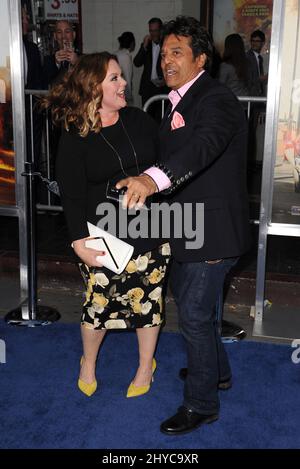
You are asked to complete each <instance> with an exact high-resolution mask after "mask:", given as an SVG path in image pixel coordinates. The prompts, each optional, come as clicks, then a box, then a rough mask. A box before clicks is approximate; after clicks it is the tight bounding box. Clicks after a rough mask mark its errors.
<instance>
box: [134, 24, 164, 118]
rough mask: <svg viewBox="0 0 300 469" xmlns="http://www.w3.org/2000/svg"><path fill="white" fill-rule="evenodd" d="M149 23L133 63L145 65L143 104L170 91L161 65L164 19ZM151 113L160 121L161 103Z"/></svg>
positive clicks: (151, 107) (141, 85)
mask: <svg viewBox="0 0 300 469" xmlns="http://www.w3.org/2000/svg"><path fill="white" fill-rule="evenodd" d="M148 25H149V34H147V35H146V36H145V37H144V40H143V42H142V44H141V47H140V49H139V51H138V53H137V54H136V56H135V58H134V59H133V63H134V65H135V66H136V67H142V66H143V67H144V70H143V73H142V77H141V82H140V88H139V94H140V95H141V97H142V105H143V106H144V104H145V102H146V101H147V100H148V99H149V98H151V97H152V96H155V95H157V94H164V93H168V91H169V89H168V88H167V87H166V86H165V81H164V79H163V74H162V70H161V65H160V39H161V28H162V21H161V19H160V18H151V20H149V22H148ZM149 114H151V115H152V117H154V119H156V120H157V121H158V122H160V121H161V104H160V103H159V102H156V103H153V104H152V105H151V106H150V107H149Z"/></svg>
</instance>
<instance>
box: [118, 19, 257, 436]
mask: <svg viewBox="0 0 300 469" xmlns="http://www.w3.org/2000/svg"><path fill="white" fill-rule="evenodd" d="M211 52H212V44H211V43H210V39H209V36H208V34H207V32H206V31H205V30H204V29H203V28H201V27H200V23H199V22H198V21H197V20H195V19H194V18H189V17H184V16H183V17H178V18H176V20H174V21H170V22H169V23H167V24H166V25H165V28H164V31H163V45H162V51H161V57H162V70H163V73H164V77H165V80H166V83H167V85H168V86H169V87H170V88H172V91H171V93H170V95H169V96H170V100H171V103H172V106H170V109H169V112H168V111H167V113H166V116H165V118H164V120H163V122H162V125H161V128H160V145H161V162H160V163H159V164H158V166H156V167H152V168H150V169H148V170H146V171H145V174H142V175H140V176H137V177H130V178H126V179H124V180H122V181H120V182H119V183H118V184H117V188H121V187H125V186H126V187H127V193H126V196H124V199H123V204H124V206H127V205H128V206H129V207H132V206H134V205H138V206H140V205H141V204H143V202H144V200H145V198H146V197H147V196H150V195H152V194H153V193H154V192H155V191H157V190H159V191H163V192H164V193H166V194H169V196H171V199H170V203H172V202H178V203H180V204H181V205H182V209H183V210H184V204H187V203H188V204H192V207H193V215H194V218H195V215H196V203H201V202H202V203H204V244H203V246H202V248H200V249H197V250H195V249H188V248H187V245H186V241H187V240H186V239H185V238H184V237H182V238H181V239H178V238H177V239H176V238H175V237H174V239H172V238H171V239H170V243H171V250H172V255H173V257H174V269H173V274H172V279H171V282H172V291H173V294H174V297H175V300H176V303H177V306H178V310H179V327H180V330H181V332H182V334H183V336H184V338H185V340H186V343H187V365H188V373H187V378H186V380H185V387H184V399H183V405H182V406H181V407H180V408H179V409H178V412H177V413H176V414H175V415H174V416H173V417H171V418H170V419H168V420H166V421H165V422H163V423H162V425H161V431H162V432H163V433H167V434H169V435H180V434H183V433H186V432H189V431H192V430H194V429H196V428H197V427H199V426H200V425H202V424H204V423H210V422H213V421H215V420H217V419H218V413H219V397H218V387H219V385H220V384H222V383H224V382H225V383H230V380H231V370H230V365H229V362H228V358H227V355H226V352H225V349H224V346H223V344H222V342H221V340H220V336H219V333H218V330H217V327H216V315H215V308H216V304H217V302H218V300H219V298H220V296H221V294H222V290H223V284H224V279H225V276H226V274H227V272H228V271H229V270H230V268H231V267H232V266H233V265H234V264H235V263H236V261H237V259H238V257H239V256H240V255H241V254H243V253H244V252H245V251H246V250H247V249H248V247H249V245H250V235H249V220H248V200H247V191H246V146H247V128H246V121H245V116H244V112H243V109H242V107H241V105H240V104H239V102H238V100H237V99H236V97H235V96H234V95H233V94H232V93H231V91H230V90H229V89H228V88H226V87H225V86H223V85H221V84H220V83H219V82H218V81H216V80H213V79H212V78H211V77H210V76H209V74H208V72H207V71H205V67H206V66H207V63H208V60H209V58H210V56H211Z"/></svg>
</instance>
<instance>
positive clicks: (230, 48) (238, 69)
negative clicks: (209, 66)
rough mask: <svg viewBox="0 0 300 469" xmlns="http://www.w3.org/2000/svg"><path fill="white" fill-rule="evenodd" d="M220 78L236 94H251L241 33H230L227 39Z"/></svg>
mask: <svg viewBox="0 0 300 469" xmlns="http://www.w3.org/2000/svg"><path fill="white" fill-rule="evenodd" d="M218 79H219V81H220V82H221V83H224V85H226V86H228V88H230V89H231V91H232V92H233V93H234V94H235V95H236V96H249V89H248V83H249V69H248V61H247V57H246V52H245V46H244V42H243V39H242V38H241V36H240V35H239V34H230V35H229V36H227V37H226V39H225V44H224V53H223V61H222V63H221V65H220V68H219V73H218ZM246 104H247V103H246Z"/></svg>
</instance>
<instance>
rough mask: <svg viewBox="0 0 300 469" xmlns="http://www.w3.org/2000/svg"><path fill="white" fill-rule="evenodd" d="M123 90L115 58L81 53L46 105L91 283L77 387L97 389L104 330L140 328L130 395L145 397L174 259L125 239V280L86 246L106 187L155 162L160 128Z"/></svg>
mask: <svg viewBox="0 0 300 469" xmlns="http://www.w3.org/2000/svg"><path fill="white" fill-rule="evenodd" d="M125 86H126V81H125V80H124V79H123V78H122V75H121V68H120V66H119V64H118V62H117V59H116V57H115V56H114V55H111V54H109V53H108V52H102V53H95V54H89V55H85V56H82V57H81V58H80V59H79V60H78V62H77V63H76V65H75V66H74V69H73V70H71V71H70V72H69V73H68V74H67V75H66V76H65V78H64V80H63V82H62V83H61V84H57V85H56V86H55V87H53V88H52V89H51V91H50V94H49V96H48V97H47V98H46V102H45V104H44V106H46V107H47V106H51V110H52V116H53V120H54V122H56V123H57V124H59V123H60V124H62V125H63V128H64V130H63V133H62V137H61V141H60V145H59V150H58V156H57V179H58V183H59V187H60V192H61V197H62V204H63V207H64V211H65V216H66V220H67V224H68V228H69V232H70V235H71V239H72V242H73V247H74V250H75V252H76V254H77V255H78V257H79V258H80V259H81V261H82V264H81V272H82V275H83V277H84V279H85V282H86V285H87V292H86V301H85V303H84V306H83V314H82V322H81V334H82V342H83V356H82V359H81V369H80V376H79V380H78V386H79V389H80V390H81V391H82V392H83V393H85V394H86V395H88V396H90V395H92V394H93V393H94V392H95V391H96V388H97V381H96V377H95V367H96V359H97V355H98V351H99V348H100V345H101V342H102V340H103V338H104V336H105V333H106V330H107V329H119V328H121V329H133V328H135V329H136V331H137V338H138V343H139V367H138V370H137V372H136V375H135V378H134V379H133V381H132V383H131V384H130V386H129V388H128V392H127V397H133V396H138V395H141V394H145V393H146V392H148V390H149V388H150V385H151V382H152V379H153V373H154V370H155V368H156V362H155V359H154V358H153V356H154V351H155V347H156V342H157V337H158V333H159V329H160V325H161V324H162V322H163V315H162V308H161V306H162V298H161V293H162V286H163V279H164V277H165V274H166V268H167V264H168V261H169V257H170V253H169V245H168V244H161V242H160V240H159V239H151V238H150V239H148V238H146V239H145V238H137V239H133V238H132V239H131V238H130V236H129V235H127V239H125V241H127V242H129V243H130V244H132V245H133V246H134V253H133V258H132V259H131V260H130V262H129V263H128V265H127V267H126V269H125V270H124V272H123V273H121V274H120V275H116V274H114V273H112V272H111V271H109V270H107V269H105V268H101V263H99V262H98V260H97V257H98V256H99V255H101V253H100V252H99V251H96V250H94V249H89V248H87V247H86V246H85V241H86V240H87V238H88V237H89V232H88V229H87V222H88V221H89V222H91V223H93V224H97V222H98V221H99V216H97V214H96V212H97V211H98V213H99V204H101V203H102V202H105V203H108V202H109V200H108V199H107V198H106V197H107V187H108V185H109V184H113V182H114V181H118V180H119V179H121V178H122V177H124V174H125V175H136V174H139V173H140V172H142V171H143V170H144V169H145V168H147V167H149V165H151V164H153V162H154V161H155V160H156V158H157V147H158V137H157V128H156V124H155V122H153V121H152V119H151V118H150V117H149V116H148V115H147V114H145V113H144V112H143V111H141V110H139V109H137V108H132V107H126V100H125ZM114 204H115V205H114V208H115V210H116V211H117V213H119V212H120V211H122V210H123V209H122V208H121V205H120V204H119V203H118V202H115V203H114ZM117 218H118V217H117ZM131 218H132V216H131V217H130V216H129V217H128V219H129V220H130V219H131ZM112 234H114V233H112ZM102 255H103V253H102Z"/></svg>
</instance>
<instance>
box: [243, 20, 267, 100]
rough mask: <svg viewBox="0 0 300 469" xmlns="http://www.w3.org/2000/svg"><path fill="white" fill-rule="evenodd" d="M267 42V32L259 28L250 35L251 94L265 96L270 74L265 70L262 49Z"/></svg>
mask: <svg viewBox="0 0 300 469" xmlns="http://www.w3.org/2000/svg"><path fill="white" fill-rule="evenodd" d="M265 42H266V37H265V34H264V33H263V32H262V31H260V30H259V29H257V30H256V31H253V33H252V34H251V36H250V43H251V49H249V50H248V52H247V59H248V65H249V71H250V83H249V85H248V86H249V91H250V96H265V95H266V85H267V81H268V74H267V73H266V74H265V72H264V63H263V57H262V56H261V54H260V53H261V51H262V48H263V46H264V44H265Z"/></svg>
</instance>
